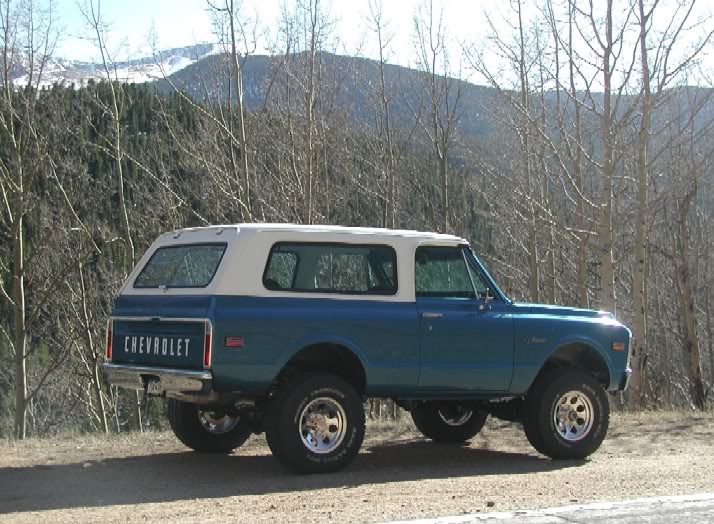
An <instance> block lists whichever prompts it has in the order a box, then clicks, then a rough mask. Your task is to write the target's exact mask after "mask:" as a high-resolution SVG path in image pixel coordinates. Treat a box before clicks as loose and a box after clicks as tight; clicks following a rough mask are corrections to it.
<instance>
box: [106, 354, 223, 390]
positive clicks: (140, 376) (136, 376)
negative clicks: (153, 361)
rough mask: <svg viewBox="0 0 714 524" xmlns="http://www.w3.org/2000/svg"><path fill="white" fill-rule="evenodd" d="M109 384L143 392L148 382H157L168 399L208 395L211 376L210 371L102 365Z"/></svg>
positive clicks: (108, 363) (109, 363)
mask: <svg viewBox="0 0 714 524" xmlns="http://www.w3.org/2000/svg"><path fill="white" fill-rule="evenodd" d="M102 369H103V370H104V373H105V375H106V377H107V380H108V381H109V383H110V384H111V385H113V386H118V387H122V388H127V389H139V390H143V389H144V388H145V386H146V383H147V382H149V381H158V382H159V383H160V390H161V391H162V392H163V394H165V395H166V396H168V397H182V396H185V395H200V394H203V395H209V394H210V393H211V384H212V380H213V376H212V375H211V372H210V371H191V370H187V369H166V368H156V367H149V366H133V365H131V364H113V363H111V362H107V363H105V364H102Z"/></svg>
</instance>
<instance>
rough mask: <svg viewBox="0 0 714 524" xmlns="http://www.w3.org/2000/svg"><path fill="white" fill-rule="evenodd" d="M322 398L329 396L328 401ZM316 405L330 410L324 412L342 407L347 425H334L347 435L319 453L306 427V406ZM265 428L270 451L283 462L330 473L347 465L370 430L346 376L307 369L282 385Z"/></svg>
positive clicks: (305, 470) (298, 468)
mask: <svg viewBox="0 0 714 524" xmlns="http://www.w3.org/2000/svg"><path fill="white" fill-rule="evenodd" d="M320 399H325V403H321V400H320ZM325 404H327V406H328V407H327V408H325ZM312 406H316V407H317V410H318V412H322V411H321V410H322V408H325V409H324V412H325V413H327V412H329V410H330V409H331V407H335V408H336V410H335V411H336V412H337V411H340V410H341V411H340V414H341V416H342V419H341V420H343V421H344V425H342V424H335V425H334V427H335V428H336V431H338V430H339V433H340V434H341V435H342V438H341V439H337V438H335V439H334V444H327V445H325V449H323V450H322V451H321V452H319V453H318V452H315V451H313V449H317V448H308V443H306V440H307V439H309V438H310V434H309V431H307V430H305V425H306V420H307V418H308V417H309V414H306V410H309V409H310V408H311V407H312ZM320 406H322V408H321V407H320ZM307 413H309V412H307ZM332 415H333V414H332V413H331V414H330V415H328V418H329V417H332ZM334 415H335V417H336V416H337V414H336V413H334ZM323 420H327V418H325V419H323ZM338 426H339V428H338ZM264 427H265V437H266V440H267V442H268V446H269V447H270V451H271V452H272V453H273V456H275V458H277V459H278V461H279V462H280V463H281V464H282V465H283V466H285V467H287V468H288V469H291V470H292V471H295V472H296V473H330V472H333V471H337V470H340V469H342V468H344V467H345V466H347V465H348V464H349V463H350V462H352V460H354V458H355V457H356V456H357V453H359V449H360V446H361V445H362V441H363V440H364V432H365V416H364V407H363V405H362V399H361V398H360V396H359V394H358V393H357V391H356V390H355V388H354V387H353V386H352V385H351V384H349V383H348V382H347V381H345V380H343V379H342V378H340V377H337V376H334V375H330V374H326V373H306V374H301V375H298V376H296V377H293V378H292V379H291V380H290V381H289V382H287V383H285V384H283V385H282V386H281V387H280V388H279V389H278V391H277V392H276V394H275V396H274V397H273V398H272V399H271V401H270V405H269V406H268V409H267V412H266V416H265V426H264ZM332 427H333V426H332V425H331V426H330V428H332ZM327 441H329V438H328V439H327ZM333 445H334V448H332V447H331V446H333Z"/></svg>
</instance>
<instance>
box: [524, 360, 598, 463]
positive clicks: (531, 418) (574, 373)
mask: <svg viewBox="0 0 714 524" xmlns="http://www.w3.org/2000/svg"><path fill="white" fill-rule="evenodd" d="M609 418H610V405H609V404H608V402H607V397H606V395H605V390H604V389H603V387H602V386H601V385H600V384H599V383H598V382H597V381H596V380H595V379H594V378H593V377H592V376H591V375H589V374H587V373H583V372H581V371H578V370H576V369H563V368H557V369H552V370H550V371H547V372H545V373H544V374H543V375H541V376H540V377H538V379H536V381H535V383H534V384H533V386H531V390H530V391H529V392H528V395H527V396H526V404H525V417H524V420H523V429H524V430H525V433H526V437H527V438H528V441H529V442H530V443H531V445H532V446H533V447H534V448H535V449H536V450H538V451H540V452H541V453H543V454H544V455H547V456H549V457H551V458H554V459H583V458H585V457H587V456H588V455H590V454H592V453H594V452H595V451H596V450H597V449H598V448H599V447H600V444H602V441H603V440H604V439H605V435H606V434H607V429H608V425H609Z"/></svg>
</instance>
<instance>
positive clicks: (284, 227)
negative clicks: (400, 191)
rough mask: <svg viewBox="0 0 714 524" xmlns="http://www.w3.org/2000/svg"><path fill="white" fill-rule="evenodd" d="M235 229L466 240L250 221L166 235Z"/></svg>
mask: <svg viewBox="0 0 714 524" xmlns="http://www.w3.org/2000/svg"><path fill="white" fill-rule="evenodd" d="M226 229H234V230H235V231H236V233H237V232H239V231H246V232H248V231H250V232H260V231H271V232H282V231H284V232H290V233H305V234H310V233H331V234H340V235H371V236H382V237H401V238H409V239H413V240H438V241H446V242H459V243H461V242H466V240H464V239H463V238H461V237H457V236H455V235H445V234H443V233H429V232H424V231H412V230H409V229H386V228H380V227H348V226H329V225H302V224H268V223H266V224H261V223H250V224H227V225H215V226H205V227H192V228H185V229H177V230H176V231H173V232H171V233H166V235H177V234H180V233H188V232H203V231H205V232H208V231H211V230H226Z"/></svg>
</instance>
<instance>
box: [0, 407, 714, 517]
mask: <svg viewBox="0 0 714 524" xmlns="http://www.w3.org/2000/svg"><path fill="white" fill-rule="evenodd" d="M367 435H368V437H367V440H366V441H365V445H364V447H363V449H362V452H361V453H360V455H359V457H358V458H357V460H356V461H355V462H354V463H353V464H352V465H351V466H350V467H349V468H348V469H347V470H345V471H343V472H340V473H336V474H330V475H322V476H307V477H305V476H296V475H294V474H291V473H288V472H286V471H284V470H283V469H281V467H280V466H279V465H278V463H277V462H276V461H275V460H274V459H273V458H272V457H271V456H270V454H269V451H268V449H267V447H266V446H265V444H264V440H263V438H262V437H258V436H257V437H253V438H252V439H251V440H250V441H249V442H248V443H247V444H246V445H245V446H244V447H243V448H241V449H239V450H238V451H237V452H236V453H235V454H233V455H230V456H205V455H199V454H196V453H192V452H190V451H188V450H186V449H185V448H183V447H182V446H181V445H180V444H179V443H178V442H177V441H176V440H175V439H174V437H173V435H171V434H168V433H151V434H144V435H114V436H111V437H107V438H104V437H98V436H91V437H86V436H85V437H76V438H69V437H65V438H58V439H54V440H51V439H41V440H33V439H31V440H28V441H25V442H11V441H5V442H1V444H2V450H3V451H2V452H1V453H0V522H3V523H4V522H12V523H16V524H19V523H23V522H43V523H47V522H53V523H55V522H56V523H77V522H102V523H103V524H106V523H111V522H134V521H147V522H181V523H190V522H226V521H231V522H250V523H275V522H315V521H338V522H340V524H347V523H351V522H365V523H369V522H380V521H393V520H405V519H412V518H425V517H433V516H444V515H460V514H467V513H478V512H492V511H507V510H515V509H536V508H542V507H552V506H558V505H565V504H578V503H586V502H591V501H600V500H608V501H615V500H623V499H627V498H635V497H645V496H656V495H683V494H692V493H702V492H707V491H712V489H713V488H714V453H713V452H714V416H712V415H686V414H671V413H651V414H644V415H626V414H625V415H615V416H613V420H612V422H611V430H610V434H609V436H608V438H607V440H606V441H605V443H604V444H603V446H602V448H601V449H600V451H598V452H597V453H596V454H595V455H593V456H592V457H591V459H590V460H586V461H565V462H554V461H551V460H548V459H546V458H544V457H542V456H540V455H538V454H537V453H536V452H535V451H533V450H532V449H531V448H530V447H529V445H528V443H527V441H526V440H525V437H524V436H523V432H522V430H521V428H520V427H519V426H518V425H515V424H506V423H500V422H489V424H488V426H487V428H486V429H485V430H484V431H483V432H482V434H481V435H479V436H478V437H477V438H475V439H474V440H473V441H472V442H471V443H470V445H467V446H453V445H452V446H449V445H446V446H445V445H435V444H432V443H431V442H429V441H427V440H425V439H423V438H421V437H420V436H419V435H418V434H417V433H416V432H415V430H414V429H413V427H412V426H411V424H408V423H406V422H405V423H401V424H385V423H375V424H371V425H370V427H369V428H368V432H367Z"/></svg>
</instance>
